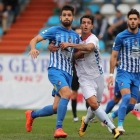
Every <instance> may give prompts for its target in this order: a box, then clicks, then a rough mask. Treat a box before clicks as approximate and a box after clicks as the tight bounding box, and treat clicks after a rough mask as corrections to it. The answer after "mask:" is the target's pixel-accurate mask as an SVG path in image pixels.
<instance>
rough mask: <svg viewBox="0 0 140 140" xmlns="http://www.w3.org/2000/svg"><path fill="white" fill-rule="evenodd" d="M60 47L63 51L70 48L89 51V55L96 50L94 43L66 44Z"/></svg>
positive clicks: (63, 43) (61, 44)
mask: <svg viewBox="0 0 140 140" xmlns="http://www.w3.org/2000/svg"><path fill="white" fill-rule="evenodd" d="M60 47H61V48H62V49H65V48H68V47H72V48H74V49H77V50H80V51H88V53H89V52H91V51H93V50H94V48H95V46H94V44H93V43H88V44H74V43H65V42H62V43H60Z"/></svg>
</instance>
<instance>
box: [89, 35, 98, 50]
mask: <svg viewBox="0 0 140 140" xmlns="http://www.w3.org/2000/svg"><path fill="white" fill-rule="evenodd" d="M88 43H93V44H94V46H95V49H99V40H98V39H97V38H94V37H92V38H90V39H89V40H88V42H87V44H88Z"/></svg>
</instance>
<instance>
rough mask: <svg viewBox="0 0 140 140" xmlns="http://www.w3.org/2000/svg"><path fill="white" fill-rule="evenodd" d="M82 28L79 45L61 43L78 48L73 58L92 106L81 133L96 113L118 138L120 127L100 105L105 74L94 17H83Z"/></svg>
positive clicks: (61, 44) (83, 118) (80, 133)
mask: <svg viewBox="0 0 140 140" xmlns="http://www.w3.org/2000/svg"><path fill="white" fill-rule="evenodd" d="M80 28H81V29H82V36H81V38H80V44H79V45H77V44H75V43H65V42H63V43H60V47H61V48H62V49H66V48H67V47H71V48H74V49H76V50H78V51H77V52H75V53H74V57H73V58H74V60H75V61H76V65H75V67H76V71H77V76H78V78H79V83H80V87H81V89H82V93H83V95H84V98H85V100H86V101H87V102H88V104H89V106H90V107H89V108H88V111H87V115H86V117H85V116H83V117H82V124H81V127H80V129H79V135H80V136H83V135H84V134H85V131H86V128H87V126H88V122H89V121H90V119H91V118H93V117H94V116H95V115H96V116H97V117H98V118H99V120H100V121H102V122H104V123H105V124H106V125H107V126H108V127H109V128H110V129H111V130H112V133H113V134H114V138H115V139H117V138H118V137H119V136H120V133H119V131H118V129H117V128H115V126H114V124H113V123H111V121H110V119H109V118H108V116H107V114H106V113H105V111H104V110H103V109H102V108H101V107H100V102H101V99H102V95H103V90H104V76H103V69H102V64H101V63H102V62H101V56H100V52H99V41H98V39H97V37H96V36H95V35H93V34H92V33H91V29H92V28H93V17H92V16H89V15H85V16H83V17H81V19H80Z"/></svg>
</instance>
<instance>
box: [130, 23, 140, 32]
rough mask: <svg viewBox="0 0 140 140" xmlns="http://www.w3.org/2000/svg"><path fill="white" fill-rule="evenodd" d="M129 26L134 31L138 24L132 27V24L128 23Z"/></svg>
mask: <svg viewBox="0 0 140 140" xmlns="http://www.w3.org/2000/svg"><path fill="white" fill-rule="evenodd" d="M128 27H129V28H130V29H131V30H132V31H134V30H135V29H136V28H137V27H138V25H136V26H135V27H131V25H130V24H128Z"/></svg>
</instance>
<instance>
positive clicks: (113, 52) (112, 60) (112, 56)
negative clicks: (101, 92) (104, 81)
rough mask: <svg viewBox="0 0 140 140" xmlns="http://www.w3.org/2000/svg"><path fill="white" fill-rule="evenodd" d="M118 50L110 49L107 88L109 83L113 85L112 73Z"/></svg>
mask: <svg viewBox="0 0 140 140" xmlns="http://www.w3.org/2000/svg"><path fill="white" fill-rule="evenodd" d="M118 53H119V52H118V51H116V50H112V55H111V57H110V77H109V80H108V89H110V85H113V74H114V69H115V66H116V65H117V58H118Z"/></svg>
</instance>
